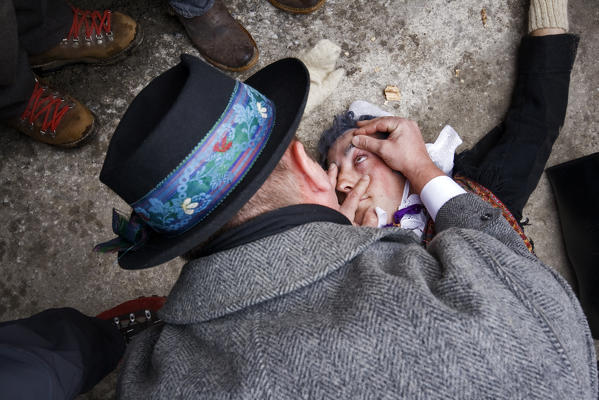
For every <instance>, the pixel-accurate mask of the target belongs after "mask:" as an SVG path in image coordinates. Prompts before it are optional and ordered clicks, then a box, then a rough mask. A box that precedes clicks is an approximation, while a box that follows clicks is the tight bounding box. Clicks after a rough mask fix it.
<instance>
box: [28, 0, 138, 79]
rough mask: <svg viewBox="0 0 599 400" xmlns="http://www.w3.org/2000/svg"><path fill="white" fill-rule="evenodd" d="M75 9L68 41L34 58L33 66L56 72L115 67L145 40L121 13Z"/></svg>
mask: <svg viewBox="0 0 599 400" xmlns="http://www.w3.org/2000/svg"><path fill="white" fill-rule="evenodd" d="M71 8H72V9H73V23H72V24H71V30H70V32H69V34H68V35H67V37H66V38H64V39H62V41H61V42H60V43H59V44H58V45H56V46H55V47H53V48H52V49H50V50H48V51H47V52H45V53H42V54H38V55H36V56H31V57H30V58H29V62H30V63H31V66H32V67H33V68H35V69H38V70H43V71H47V70H54V69H57V68H60V67H62V66H64V65H68V64H75V63H88V64H112V63H114V62H117V61H119V60H122V59H123V58H125V57H126V56H127V55H128V54H129V53H130V52H131V51H132V50H133V49H134V48H135V47H137V46H138V45H139V44H140V43H141V42H142V40H143V33H142V30H141V27H140V26H139V25H138V24H137V23H136V22H135V21H134V20H133V19H131V17H129V16H127V15H125V14H121V13H119V12H112V11H110V10H105V11H102V12H100V11H90V10H79V9H78V8H75V7H71Z"/></svg>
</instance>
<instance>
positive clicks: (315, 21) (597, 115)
mask: <svg viewBox="0 0 599 400" xmlns="http://www.w3.org/2000/svg"><path fill="white" fill-rule="evenodd" d="M75 3H76V4H77V5H78V6H80V7H88V8H90V7H110V8H113V9H116V10H121V11H125V12H127V13H129V14H130V15H131V16H133V17H134V18H135V19H136V20H137V21H139V22H140V23H141V24H142V26H143V28H144V31H145V41H144V43H143V44H142V45H141V47H140V48H139V49H138V50H137V51H136V52H135V53H134V54H133V55H132V56H131V57H129V58H128V59H126V60H124V61H123V62H121V63H119V64H116V65H112V66H106V67H94V66H85V65H83V66H74V67H69V68H66V69H64V70H61V71H58V72H55V73H52V74H49V75H48V76H46V77H45V79H47V81H49V82H50V83H51V84H53V85H54V86H56V87H59V88H62V89H64V90H65V91H67V92H68V93H70V94H72V95H73V96H75V97H77V98H78V99H79V100H80V101H82V102H83V103H84V104H86V105H87V106H88V107H89V108H90V109H91V110H92V111H93V112H94V113H95V114H96V116H97V117H98V124H99V129H98V132H97V136H96V137H95V138H94V139H93V140H92V142H91V143H89V144H88V145H87V146H85V147H83V148H81V149H76V150H69V151H64V150H57V149H54V148H52V147H49V146H46V145H43V144H39V143H35V142H33V141H31V140H29V139H28V138H27V137H25V136H22V135H20V134H18V133H17V132H16V131H14V130H12V129H9V128H6V127H1V128H0V201H1V203H2V204H1V208H0V220H1V221H2V222H3V223H2V224H1V225H0V263H1V268H2V276H3V278H2V279H1V280H0V321H4V320H10V319H15V318H19V317H25V316H28V315H31V314H33V313H36V312H38V311H41V310H43V309H46V308H50V307H62V306H72V307H76V308H78V309H79V310H81V311H82V312H84V313H87V314H90V315H93V314H96V313H99V312H100V311H102V310H104V309H107V308H110V307H112V306H113V305H115V304H118V303H120V302H122V301H125V300H128V299H131V298H133V297H137V296H142V295H151V294H158V295H166V294H168V292H169V289H170V287H171V286H172V284H173V282H174V281H175V279H176V278H177V276H178V273H179V269H180V267H181V265H182V262H181V261H180V260H175V261H172V262H170V263H168V264H167V265H163V266H160V267H157V268H153V269H150V270H146V271H135V272H132V271H124V270H121V269H120V268H119V267H118V266H117V265H116V264H115V257H114V256H112V255H103V254H96V253H92V252H91V249H92V247H93V245H94V244H96V243H98V242H100V241H103V240H106V239H109V238H111V237H112V232H111V227H110V221H111V209H112V207H117V208H119V209H121V210H127V206H126V204H124V203H123V202H122V201H121V200H120V199H119V198H118V197H117V196H116V195H114V194H113V193H112V192H111V191H110V190H108V189H107V188H106V187H104V186H103V185H101V184H100V183H99V181H98V179H97V177H98V174H99V171H100V169H101V166H102V162H103V157H104V154H105V152H106V149H107V146H108V143H109V141H110V138H111V135H112V133H113V131H114V129H115V127H116V125H117V124H118V121H119V118H120V117H121V116H122V115H123V113H124V112H125V110H126V108H127V105H128V104H129V103H130V102H131V100H132V99H133V98H134V96H135V95H136V94H137V93H138V92H139V91H140V90H141V89H142V88H143V87H144V86H145V85H146V84H147V83H148V82H149V81H150V80H151V79H152V78H153V77H155V76H157V75H158V74H159V73H161V72H162V71H164V70H166V69H168V68H169V67H171V66H173V65H175V64H176V63H177V62H178V58H179V54H181V53H190V54H195V55H197V54H198V53H197V51H196V50H195V49H194V48H193V47H192V46H191V44H190V42H189V40H188V39H187V37H186V35H185V32H184V31H183V28H182V27H181V26H180V25H179V23H178V22H177V21H176V19H175V18H173V17H171V16H169V15H168V13H167V6H166V4H165V3H164V2H162V1H159V0H144V1H124V0H113V1H106V0H98V1H91V0H79V1H75ZM226 4H227V5H228V6H229V7H230V10H231V11H232V13H233V14H234V16H235V17H236V18H238V19H239V20H240V21H241V22H242V23H243V24H244V26H245V27H246V28H247V29H248V30H249V31H250V32H251V33H252V34H253V36H254V38H255V40H256V42H257V44H258V47H259V48H260V61H259V64H258V66H257V67H256V68H255V69H253V70H252V71H249V72H247V73H244V74H241V75H239V74H236V75H233V76H235V77H238V78H240V79H245V78H247V77H248V76H250V75H251V73H252V72H253V71H255V70H257V69H258V68H260V67H263V66H265V65H267V64H269V63H271V62H273V61H275V60H277V59H279V58H282V57H287V56H294V55H297V54H299V53H300V52H301V51H304V50H306V49H308V48H309V47H311V46H313V45H315V44H316V43H317V42H318V40H320V39H322V38H327V39H330V40H331V41H333V42H334V43H336V44H338V45H339V46H341V48H342V52H341V57H340V59H339V61H338V67H342V68H344V69H345V70H346V71H347V77H346V78H345V79H344V80H343V81H342V82H341V85H340V87H339V88H338V90H337V92H336V93H335V94H334V95H333V96H332V97H331V98H329V99H328V100H327V101H326V102H325V103H324V104H323V105H321V106H319V107H318V108H316V109H315V110H314V111H313V112H312V113H311V115H307V116H305V118H304V120H303V122H302V124H301V126H300V130H299V136H300V137H301V138H303V139H304V140H305V141H306V142H307V143H308V144H309V145H312V146H313V145H314V144H315V141H316V140H317V138H318V135H319V134H320V132H321V130H322V128H323V127H324V126H325V125H328V124H329V123H330V122H331V118H332V116H333V115H334V114H336V113H339V112H341V111H342V110H344V109H345V108H346V107H347V106H348V105H349V104H350V103H351V101H353V100H355V99H363V100H367V101H370V102H372V103H375V104H378V105H380V106H382V108H384V109H385V110H388V111H390V112H393V113H395V114H397V115H401V116H405V117H409V118H411V119H415V120H417V121H418V123H419V125H420V127H421V129H422V133H423V135H424V137H425V139H427V140H428V141H432V140H433V139H434V138H435V137H436V135H437V134H438V132H439V131H440V129H441V128H442V126H443V125H445V124H448V123H449V124H451V125H452V126H453V127H454V128H455V129H456V130H457V131H458V132H459V133H460V135H461V136H462V138H463V139H464V142H465V143H464V144H463V145H462V147H461V149H465V148H467V147H469V146H471V145H472V144H473V143H475V142H476V140H477V139H478V138H480V137H481V136H482V135H483V134H484V133H485V132H487V131H488V130H489V129H491V128H492V127H493V126H494V125H496V124H497V123H498V122H499V121H500V120H501V118H502V116H503V115H504V113H505V111H506V109H507V106H508V103H509V98H510V93H511V88H512V86H513V82H514V73H515V56H516V51H517V48H518V43H519V39H520V37H521V36H522V35H523V34H524V33H525V29H526V20H527V17H526V16H527V6H528V1H524V0H507V1H497V0H495V1H487V2H482V3H481V2H479V1H475V0H461V1H454V0H431V1H427V2H422V1H418V0H396V1H391V0H368V1H366V0H360V1H358V0H356V1H347V0H329V1H328V2H327V3H326V5H325V6H324V7H323V8H322V9H321V10H319V11H317V12H316V13H314V14H312V15H307V16H298V15H289V14H286V13H284V12H282V11H280V10H277V9H275V8H274V7H272V6H271V5H270V3H268V2H267V1H266V0H226ZM483 7H484V8H485V11H486V16H487V20H486V25H484V26H483V23H482V20H481V10H482V8H483ZM569 13H570V28H571V31H573V32H575V33H579V34H581V43H580V48H579V52H578V58H577V61H576V64H575V66H574V71H573V74H572V85H571V88H570V105H569V111H568V116H567V119H566V123H565V126H564V128H563V130H562V133H561V136H560V137H559V139H558V140H557V142H556V144H555V146H554V149H553V154H552V155H551V158H550V160H549V165H554V164H557V163H560V162H563V161H567V160H570V159H573V158H577V157H580V156H583V155H586V154H590V153H593V152H596V151H599V64H598V63H597V57H598V55H599V25H598V24H597V21H598V20H599V6H598V5H597V2H596V0H571V1H570V9H569ZM456 69H459V70H460V72H459V76H456ZM387 85H396V86H398V88H399V89H400V91H401V94H402V100H401V102H389V103H388V104H384V95H383V90H384V88H385V87H386V86H387ZM200 111H201V110H198V112H200ZM174 134H176V133H174ZM524 214H525V216H527V217H529V218H530V221H531V225H530V226H529V227H527V233H528V234H529V235H530V237H531V238H532V239H533V240H534V242H535V245H536V250H537V254H538V256H539V257H540V258H541V260H543V261H544V262H546V263H547V264H549V265H551V266H553V267H555V268H556V269H557V270H558V271H559V272H560V273H562V274H563V275H564V276H565V277H566V278H567V279H568V280H569V281H571V282H572V280H573V275H572V272H571V271H570V269H569V267H568V263H567V259H566V256H565V252H564V247H563V244H562V239H561V233H560V225H559V221H558V219H557V216H556V208H555V203H554V200H553V197H552V194H551V191H550V188H549V184H548V181H547V179H546V177H545V176H543V178H542V179H541V182H540V184H539V186H538V188H537V189H536V190H535V192H534V193H533V195H532V197H531V199H530V201H529V204H528V206H527V207H526V209H525V212H524ZM115 379H116V378H115V374H112V375H110V376H109V377H108V378H107V379H105V381H103V382H102V383H101V384H100V385H99V386H98V387H96V388H95V389H94V390H93V391H92V392H91V393H89V394H87V395H85V396H81V398H87V399H105V398H112V397H113V396H114V389H113V387H114V382H115Z"/></svg>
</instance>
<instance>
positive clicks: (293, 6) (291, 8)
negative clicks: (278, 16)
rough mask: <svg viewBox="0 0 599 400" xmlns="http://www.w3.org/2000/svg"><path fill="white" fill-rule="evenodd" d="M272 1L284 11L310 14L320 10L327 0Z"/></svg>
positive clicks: (271, 0) (271, 1)
mask: <svg viewBox="0 0 599 400" xmlns="http://www.w3.org/2000/svg"><path fill="white" fill-rule="evenodd" d="M268 1H270V3H271V4H272V5H273V6H275V7H277V8H280V9H281V10H283V11H287V12H290V13H292V14H309V13H311V12H314V11H316V10H318V9H319V8H320V7H322V5H323V4H324V2H325V0H268Z"/></svg>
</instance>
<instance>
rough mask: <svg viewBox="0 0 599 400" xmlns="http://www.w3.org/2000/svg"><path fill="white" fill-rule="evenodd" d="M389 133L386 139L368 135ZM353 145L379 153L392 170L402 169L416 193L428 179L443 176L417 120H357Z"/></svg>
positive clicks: (387, 118)
mask: <svg viewBox="0 0 599 400" xmlns="http://www.w3.org/2000/svg"><path fill="white" fill-rule="evenodd" d="M377 132H386V133H389V136H388V137H387V139H377V138H374V137H372V136H371V135H373V134H375V133H377ZM353 135H354V137H353V139H352V144H353V145H354V146H356V147H357V148H360V149H363V150H367V151H370V152H372V153H374V154H376V155H377V156H379V157H380V158H381V159H382V160H383V162H384V163H385V164H387V165H388V166H389V167H390V168H391V169H394V170H396V171H399V172H401V173H402V174H403V175H405V176H406V178H407V179H408V180H409V181H410V183H411V184H412V187H413V188H414V191H415V192H416V193H418V194H420V192H421V191H422V188H423V187H424V185H426V183H428V181H430V180H431V179H432V178H434V177H436V176H442V175H444V174H443V172H442V171H441V170H440V169H439V168H437V167H436V166H435V164H433V162H432V160H431V159H430V157H429V155H428V152H427V151H426V146H425V145H424V140H423V139H422V134H421V133H420V129H419V128H418V125H417V124H416V122H414V121H411V120H408V119H404V118H399V117H381V118H376V119H373V120H367V121H359V122H358V129H356V130H355V131H354V132H353Z"/></svg>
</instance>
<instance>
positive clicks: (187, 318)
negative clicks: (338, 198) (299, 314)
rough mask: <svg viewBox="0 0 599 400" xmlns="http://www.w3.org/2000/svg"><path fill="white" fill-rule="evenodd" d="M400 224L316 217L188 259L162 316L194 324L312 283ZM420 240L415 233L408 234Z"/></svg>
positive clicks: (165, 319)
mask: <svg viewBox="0 0 599 400" xmlns="http://www.w3.org/2000/svg"><path fill="white" fill-rule="evenodd" d="M397 234H399V235H400V236H401V237H402V238H403V240H406V234H405V233H403V234H402V233H401V232H400V230H399V229H397V228H387V229H377V228H359V227H354V226H351V225H340V224H335V223H331V222H313V223H308V224H304V225H300V226H297V227H295V228H292V229H289V230H287V231H284V232H281V233H277V234H275V235H272V236H268V237H265V238H262V239H259V240H256V241H253V242H250V243H247V244H245V245H242V246H238V247H235V248H232V249H229V250H225V251H222V252H219V253H215V254H212V255H209V256H207V257H203V258H200V259H196V260H193V261H191V262H189V263H187V264H186V265H185V266H184V267H183V270H182V271H181V275H180V276H179V279H178V280H177V282H176V283H175V286H174V287H173V289H172V291H171V293H170V294H169V296H168V300H167V302H166V304H165V306H164V308H163V309H162V310H161V312H160V316H161V318H162V319H163V320H164V321H165V322H167V323H170V324H192V323H199V322H203V321H208V320H211V319H215V318H219V317H222V316H224V315H226V314H230V313H233V312H236V311H239V310H242V309H244V308H246V307H249V306H252V305H254V304H258V303H260V302H263V301H266V300H270V299H273V298H276V297H278V296H282V295H285V294H287V293H289V292H292V291H294V290H297V289H300V288H302V287H305V286H308V285H310V284H312V283H314V282H316V281H317V280H319V279H322V278H323V277H325V276H326V275H328V274H330V273H332V272H334V271H336V270H337V269H339V268H340V267H342V266H343V265H345V264H346V263H347V262H349V261H350V260H352V259H353V258H354V257H356V256H357V255H359V254H360V253H362V252H363V251H364V249H365V248H366V247H368V246H369V245H371V244H372V243H374V242H375V241H378V240H379V239H381V238H382V237H385V236H390V235H397ZM407 236H408V237H409V238H410V239H409V240H411V241H413V240H415V239H414V238H413V237H412V235H411V234H408V235H407Z"/></svg>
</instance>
